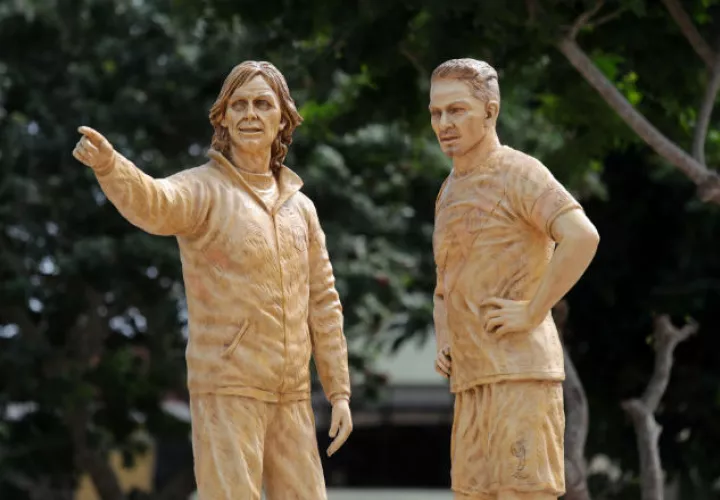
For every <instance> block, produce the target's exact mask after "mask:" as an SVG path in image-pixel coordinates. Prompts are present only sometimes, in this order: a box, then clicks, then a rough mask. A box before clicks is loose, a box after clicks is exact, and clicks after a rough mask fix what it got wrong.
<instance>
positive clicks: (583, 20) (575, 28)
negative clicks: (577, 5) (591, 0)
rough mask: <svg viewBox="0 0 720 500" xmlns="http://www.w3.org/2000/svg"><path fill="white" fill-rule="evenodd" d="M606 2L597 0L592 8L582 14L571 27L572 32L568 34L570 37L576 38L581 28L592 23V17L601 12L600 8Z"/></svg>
mask: <svg viewBox="0 0 720 500" xmlns="http://www.w3.org/2000/svg"><path fill="white" fill-rule="evenodd" d="M604 3H605V2H604V0H597V1H596V2H595V6H594V7H593V8H592V9H590V10H587V11H585V12H583V13H582V14H580V15H579V16H578V17H577V19H575V22H574V23H573V24H572V26H571V27H570V33H569V34H568V38H570V39H572V40H575V38H577V34H578V33H579V32H580V30H581V29H583V28H584V27H585V26H586V25H588V24H589V23H590V19H592V18H593V16H594V15H595V14H597V13H598V12H600V9H602V6H603V4H604Z"/></svg>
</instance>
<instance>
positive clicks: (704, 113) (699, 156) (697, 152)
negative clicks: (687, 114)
mask: <svg viewBox="0 0 720 500" xmlns="http://www.w3.org/2000/svg"><path fill="white" fill-rule="evenodd" d="M717 45H718V46H719V47H720V41H719V43H718V44H717ZM709 74H710V81H709V82H708V85H707V87H706V89H705V95H704V96H703V100H702V103H701V104H700V111H699V112H698V118H697V123H696V124H695V133H694V135H693V145H692V154H693V158H695V159H696V160H697V161H699V162H700V163H702V164H703V165H705V140H706V138H707V132H708V127H709V126H710V117H711V115H712V112H713V108H714V107H715V99H716V98H717V93H718V90H720V50H718V51H717V52H716V53H715V58H714V60H713V64H712V67H711V68H710V71H709Z"/></svg>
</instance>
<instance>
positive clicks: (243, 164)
mask: <svg viewBox="0 0 720 500" xmlns="http://www.w3.org/2000/svg"><path fill="white" fill-rule="evenodd" d="M230 159H231V161H232V163H233V165H234V166H235V168H238V169H240V170H244V171H245V172H250V173H253V174H266V173H269V172H270V149H269V148H268V149H267V150H265V151H262V152H259V153H248V152H247V151H243V150H241V149H240V148H238V147H233V148H232V149H231V151H230Z"/></svg>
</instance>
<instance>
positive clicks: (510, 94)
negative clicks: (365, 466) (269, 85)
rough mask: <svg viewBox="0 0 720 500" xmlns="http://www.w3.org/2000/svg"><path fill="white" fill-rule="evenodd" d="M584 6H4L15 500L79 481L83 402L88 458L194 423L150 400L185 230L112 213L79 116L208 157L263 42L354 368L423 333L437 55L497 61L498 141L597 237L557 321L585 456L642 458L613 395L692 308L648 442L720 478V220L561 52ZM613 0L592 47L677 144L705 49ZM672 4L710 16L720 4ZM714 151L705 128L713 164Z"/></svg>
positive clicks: (375, 0) (588, 44) (150, 157)
mask: <svg viewBox="0 0 720 500" xmlns="http://www.w3.org/2000/svg"><path fill="white" fill-rule="evenodd" d="M593 4H594V2H590V1H587V2H583V1H571V2H565V1H563V2H560V1H557V0H556V1H550V0H548V1H543V2H540V1H520V0H509V1H505V2H477V1H470V0H454V1H453V2H445V1H438V0H421V1H415V2H409V1H402V0H395V1H387V0H383V1H380V0H363V2H359V3H357V4H348V3H347V2H326V1H321V0H302V1H300V0H283V1H280V0H266V1H265V2H251V1H241V2H237V1H232V2H230V1H228V0H203V1H193V2H189V1H187V0H174V1H169V0H164V1H161V0H157V1H152V2H151V1H145V2H123V1H120V0H115V1H113V2H97V1H93V0H81V1H72V2H71V1H69V0H54V1H51V0H48V1H44V2H40V1H29V0H25V1H20V0H18V1H15V2H6V3H4V4H2V5H0V165H1V170H0V172H1V176H0V221H1V224H0V227H2V232H1V233H0V252H2V256H3V258H2V259H1V260H0V325H6V326H4V327H0V328H2V330H1V331H0V333H2V336H3V337H4V338H3V339H0V401H2V405H7V404H9V403H11V402H32V403H33V404H34V405H36V406H35V409H34V410H33V411H31V412H30V413H29V414H28V415H26V416H25V417H24V418H21V419H16V420H12V419H6V420H5V421H4V422H3V424H2V426H0V497H2V498H23V496H22V495H21V493H20V492H19V490H18V488H17V487H18V485H19V484H20V483H22V481H19V479H18V475H22V476H26V477H31V478H45V479H47V478H50V479H51V480H52V481H53V484H54V485H55V486H56V487H57V488H58V489H60V488H65V489H67V488H71V485H69V483H71V482H72V480H73V478H75V477H76V476H77V474H78V473H79V471H80V470H81V469H85V468H86V467H85V466H84V465H83V463H82V461H81V460H79V459H78V457H77V452H78V443H77V441H73V440H72V439H71V433H70V430H71V429H73V424H77V423H78V419H80V423H82V424H84V425H83V426H82V427H83V428H84V429H87V433H86V438H87V441H88V443H89V444H88V446H89V447H90V449H92V450H93V451H96V452H98V453H99V454H100V455H99V456H102V454H104V453H105V452H106V450H107V449H109V448H110V447H118V448H120V449H123V450H128V451H129V452H135V451H136V446H135V444H136V443H135V441H134V435H135V431H136V430H138V429H140V428H143V429H147V430H149V432H150V433H151V434H152V435H154V436H164V435H180V434H179V433H184V432H186V430H187V429H186V428H185V427H184V426H183V425H181V424H179V423H177V422H175V421H174V420H173V419H172V418H171V417H170V416H168V415H167V414H165V413H164V412H163V411H162V409H161V402H162V400H163V398H164V397H165V396H167V395H168V394H181V393H182V392H183V391H184V383H185V381H184V362H183V359H182V355H183V346H184V338H183V335H182V333H183V326H184V317H183V302H182V281H181V275H180V267H179V266H180V264H179V260H178V255H177V249H176V244H175V243H174V242H173V241H172V240H171V239H167V238H158V237H151V236H148V235H145V234H142V233H141V232H140V231H139V230H137V229H136V228H134V227H132V226H130V225H129V224H128V223H127V222H125V221H124V220H123V219H122V218H121V217H120V215H119V214H117V212H116V211H115V210H114V208H113V207H111V206H110V205H109V204H108V203H107V202H106V200H104V198H103V197H102V194H101V193H100V192H99V190H98V188H97V186H96V183H95V181H94V179H93V178H92V175H91V173H90V172H88V171H87V169H85V168H84V167H82V166H81V165H80V164H78V163H77V162H76V161H75V160H74V159H73V158H72V156H71V154H70V152H71V151H72V148H73V146H74V143H75V141H76V140H77V137H78V136H77V133H76V128H77V126H79V125H81V124H87V125H90V126H93V127H94V128H97V129H98V130H100V131H102V132H103V133H105V134H106V135H107V136H108V137H109V139H110V140H111V141H112V142H113V144H115V145H116V147H117V148H118V149H119V150H120V151H122V152H123V154H125V155H126V156H128V157H129V158H131V159H132V160H134V161H136V162H137V164H138V165H139V166H140V167H141V168H143V169H144V170H145V171H146V172H148V173H150V174H152V175H156V176H162V175H167V174H170V173H172V172H176V171H178V170H180V169H181V168H185V167H189V166H194V165H197V164H199V163H201V162H203V161H204V158H203V151H204V149H205V148H206V147H207V145H208V144H209V138H210V133H211V129H210V127H209V123H208V120H207V112H208V110H209V107H210V105H211V103H212V101H213V100H214V98H215V95H216V93H217V91H218V90H219V88H220V85H221V83H222V79H223V78H224V77H225V75H226V74H227V72H228V71H229V69H230V68H231V67H232V66H233V65H234V64H236V63H238V62H240V61H241V60H244V59H267V60H270V61H273V62H274V63H275V64H276V65H277V66H278V67H279V68H280V69H281V70H282V71H283V73H284V74H285V75H286V77H287V78H288V80H289V83H290V86H291V88H292V90H293V95H294V96H295V99H296V101H297V103H298V105H299V106H300V110H301V113H302V114H303V116H304V117H305V123H304V124H303V125H302V126H301V127H300V129H299V130H298V132H297V136H296V138H295V142H294V144H293V146H292V147H291V154H290V156H289V158H288V164H289V165H290V166H291V167H292V168H293V169H295V170H296V171H297V172H298V173H299V174H300V175H301V176H302V177H303V179H304V180H305V183H306V189H305V191H306V192H307V194H308V195H309V196H310V197H311V198H312V199H313V200H314V201H315V203H316V205H317V207H318V212H319V214H320V218H321V222H322V224H323V227H324V229H325V230H326V232H327V234H328V245H329V250H330V254H331V257H332V260H333V265H334V267H335V270H336V274H337V278H338V288H339V290H340V293H341V295H342V297H343V302H344V305H345V311H346V318H347V320H346V327H347V334H348V337H349V338H350V340H351V342H352V343H353V346H354V348H355V351H354V353H353V358H352V360H353V365H354V367H355V368H356V373H365V374H366V375H368V376H370V377H371V378H372V375H373V373H372V371H371V364H368V363H367V362H366V361H367V360H368V356H370V359H371V356H372V355H373V354H374V353H377V352H379V351H381V350H384V349H388V348H393V347H397V346H398V345H400V343H401V342H402V341H404V340H405V339H407V338H409V337H410V336H415V335H427V334H428V333H429V332H430V331H431V330H430V325H431V294H432V290H433V286H434V266H433V263H432V252H431V242H430V236H431V231H432V220H433V203H434V199H435V195H436V192H437V189H438V187H439V184H440V182H441V181H442V178H443V177H444V176H445V175H447V173H448V162H447V160H446V159H444V158H443V157H442V156H441V155H440V153H439V151H438V149H437V146H436V144H435V141H434V138H433V137H432V135H431V133H430V130H429V128H428V116H427V111H426V108H427V92H428V77H429V74H430V72H431V71H432V69H433V68H434V67H435V66H436V65H437V64H439V63H440V62H442V61H443V60H445V59H449V58H451V57H459V56H471V57H477V58H481V59H485V60H487V61H489V62H490V63H491V64H493V65H495V66H496V67H497V68H498V70H499V71H500V76H501V88H502V93H503V103H502V113H501V123H500V132H501V138H502V140H503V141H504V142H506V143H508V144H510V145H512V146H514V147H517V148H519V149H523V150H525V151H527V152H529V153H531V154H534V155H536V156H538V157H540V158H541V159H543V160H544V161H545V163H546V164H547V165H548V166H549V167H550V168H551V169H552V170H553V172H554V173H555V174H556V175H557V176H558V177H559V178H560V179H561V180H562V181H563V182H565V183H567V184H568V185H569V186H571V188H572V189H573V190H574V191H575V192H577V193H578V195H579V196H580V197H582V198H583V200H584V202H585V206H586V210H587V212H588V213H589V214H590V216H591V218H592V219H593V220H594V221H595V222H596V223H597V226H598V228H599V230H600V233H601V237H602V242H601V248H600V253H599V255H598V258H597V260H596V261H595V263H594V264H593V266H592V268H591V270H590V272H589V274H588V275H587V276H586V277H585V278H584V279H583V280H582V281H581V283H580V284H579V286H578V287H577V288H576V289H575V290H574V291H573V292H572V294H571V295H570V297H569V300H570V305H571V308H570V310H571V311H572V313H571V318H570V327H571V330H572V331H573V332H574V333H573V334H572V335H571V336H570V337H568V339H566V340H567V343H568V346H569V348H570V349H571V352H572V355H573V357H574V358H575V359H576V363H577V364H578V368H579V371H580V374H581V377H582V378H583V380H584V382H585V384H586V386H587V391H588V395H589V398H590V404H591V410H592V411H591V416H592V428H591V435H590V443H589V448H590V451H591V452H592V453H596V452H598V453H599V452H602V453H606V454H608V455H609V456H610V457H611V458H612V459H613V460H615V461H616V462H617V463H618V464H619V465H620V467H621V469H622V470H623V471H630V472H632V471H633V470H636V468H637V465H636V464H637V457H636V454H635V451H634V441H633V439H632V438H631V432H632V430H631V428H630V426H629V425H627V422H626V421H625V420H624V417H623V413H622V411H621V410H620V408H619V406H618V403H619V401H620V400H621V399H624V398H625V397H628V396H633V395H636V394H637V393H638V392H639V391H640V390H641V388H642V386H643V384H644V381H645V380H646V379H647V373H648V370H649V367H650V356H651V351H650V349H649V348H648V346H647V344H646V341H645V339H646V336H647V335H648V334H649V333H650V319H651V318H650V315H651V314H652V313H653V312H658V313H660V312H668V313H671V314H673V315H674V316H676V317H682V316H685V315H690V316H693V317H695V318H696V319H697V320H698V321H699V322H700V324H701V325H702V328H701V331H700V334H699V336H698V337H697V338H696V339H694V340H692V341H690V342H688V344H687V345H683V346H682V347H681V348H680V349H679V350H678V353H677V363H678V364H677V365H676V371H675V372H674V376H673V380H672V382H671V386H670V388H669V391H668V394H667V397H666V400H665V406H664V409H663V413H662V415H661V420H662V422H661V423H663V424H664V425H665V431H664V434H663V439H662V443H661V444H662V449H663V453H664V456H663V458H664V459H665V464H666V467H667V468H668V471H669V474H670V477H671V478H674V477H681V478H683V481H684V486H683V487H685V488H689V490H688V491H699V488H701V487H704V486H702V485H703V484H707V483H710V482H712V481H713V480H714V478H715V477H717V476H718V475H719V474H720V462H718V460H717V459H716V458H715V457H713V456H712V453H711V452H712V450H713V449H714V448H715V447H716V446H717V445H718V444H719V443H720V435H718V433H717V429H716V426H715V425H714V422H713V420H712V415H713V414H714V413H713V412H714V411H717V406H718V404H720V399H719V398H718V394H717V389H716V388H717V387H718V378H720V372H718V369H717V366H716V363H714V361H713V358H712V353H714V352H717V350H718V349H717V348H718V345H717V340H715V339H716V337H715V336H714V335H713V334H712V332H713V331H714V329H716V326H717V320H716V319H715V317H714V316H715V315H714V314H713V312H714V311H713V309H712V306H713V304H714V303H717V300H718V287H717V283H716V280H714V279H713V278H711V277H712V276H716V275H718V271H719V270H718V269H717V268H718V261H717V257H716V254H717V252H714V248H713V242H714V241H715V240H716V239H717V234H718V224H720V219H719V218H718V213H717V209H713V208H708V207H705V206H700V205H699V202H697V201H696V200H695V199H694V197H693V193H692V191H691V186H689V185H688V182H687V181H686V180H685V179H684V178H683V177H682V176H680V175H679V174H677V173H676V172H675V171H674V170H672V169H670V168H669V167H668V166H666V165H664V164H663V163H662V162H660V161H658V160H657V158H656V157H655V156H654V155H653V154H652V153H650V152H648V151H647V149H646V148H645V147H644V146H643V145H642V144H641V143H640V141H639V139H638V138H637V137H635V136H634V135H633V133H632V132H631V131H630V130H629V129H628V128H627V127H626V125H625V124H624V123H622V121H621V120H620V119H619V118H618V117H617V116H615V115H614V114H613V112H612V111H611V110H610V109H609V108H608V107H607V105H606V104H605V103H604V102H603V101H602V100H601V99H600V98H599V97H598V96H597V94H595V93H594V91H593V90H592V89H591V88H590V87H589V86H587V85H586V84H584V82H583V81H582V80H581V78H580V77H579V75H578V74H577V73H576V72H575V71H574V69H573V68H572V67H571V66H570V65H569V64H567V62H566V61H565V60H564V58H563V57H562V55H561V54H559V53H558V52H557V51H556V50H555V48H554V46H553V43H554V41H555V40H556V38H557V36H559V34H560V33H562V32H563V30H564V29H566V27H567V26H568V25H569V24H571V23H572V21H573V19H574V18H575V17H576V16H577V15H578V14H579V13H581V12H583V11H584V10H586V9H587V8H588V7H590V6H591V5H593ZM607 4H608V5H607V7H606V8H607V11H608V12H612V11H613V9H615V8H621V9H622V10H621V11H620V13H619V15H618V16H617V17H614V18H613V19H612V20H611V21H609V22H608V23H606V24H603V25H602V26H598V27H596V28H592V29H587V30H585V31H583V32H582V33H581V38H580V42H581V44H582V46H583V47H585V49H586V50H587V51H588V53H589V54H590V55H591V57H592V59H593V61H594V62H595V64H596V65H597V66H598V67H599V68H600V69H601V70H602V71H603V73H604V74H605V75H606V76H607V77H608V78H610V79H611V80H612V81H613V82H614V83H615V84H616V85H617V87H618V88H619V89H620V90H621V91H622V92H623V94H624V95H625V96H626V97H627V98H628V99H629V100H630V101H631V102H632V103H633V104H634V105H635V106H637V107H638V109H640V110H641V111H642V112H643V113H644V114H645V115H646V116H648V118H650V119H651V120H652V121H653V122H654V123H655V124H656V125H657V126H658V127H659V128H660V129H661V130H662V131H663V132H664V133H665V134H666V135H668V136H670V137H673V138H674V139H675V140H676V141H677V142H678V143H679V144H680V145H681V146H683V147H685V148H688V147H689V143H690V141H691V135H692V130H691V129H692V126H693V124H694V120H695V117H696V115H697V111H696V108H697V105H698V103H699V102H700V97H701V96H702V93H703V88H704V87H703V86H704V84H705V81H706V78H707V77H706V74H705V69H704V67H703V64H702V61H700V60H699V59H698V58H697V57H696V56H695V54H694V53H693V52H692V49H691V48H690V47H689V45H688V44H687V43H686V41H685V39H684V38H683V37H682V36H681V34H680V33H679V31H678V29H677V27H676V26H675V24H674V23H673V21H672V19H670V17H669V16H668V15H667V12H665V11H664V9H663V7H662V5H660V2H646V1H643V0H633V1H632V2H607ZM684 5H685V7H686V9H687V10H688V11H690V12H691V13H692V15H693V17H694V19H695V21H696V23H697V24H698V25H699V26H700V29H701V31H702V32H703V33H705V34H708V33H711V32H712V30H713V28H714V27H715V26H716V24H717V23H716V22H714V21H713V20H714V19H716V18H717V12H716V10H717V8H718V7H717V5H716V3H715V2H709V1H699V0H698V1H689V0H688V1H686V2H684ZM715 123H716V122H715ZM719 154H720V134H718V133H717V131H716V130H713V129H712V127H711V134H710V135H709V141H708V148H707V158H708V163H709V164H714V163H717V161H718V155H719ZM591 354H592V355H591ZM82 409H90V410H91V416H90V418H89V419H87V420H84V421H83V420H82V418H81V417H82V415H83V412H82V411H79V410H82ZM687 429H689V430H690V431H689V433H688V432H686V430H687ZM129 454H130V455H132V453H129ZM57 457H63V459H62V460H58V459H57ZM71 457H74V458H75V460H71V459H70V458H71ZM630 477H633V475H632V473H631V474H630ZM693 488H695V489H693ZM632 493H633V492H632V490H631V489H627V490H626V491H625V494H632ZM692 495H693V493H687V494H686V496H687V497H688V498H691V497H693V496H692ZM635 497H637V495H636V496H635ZM616 498H619V497H616Z"/></svg>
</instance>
